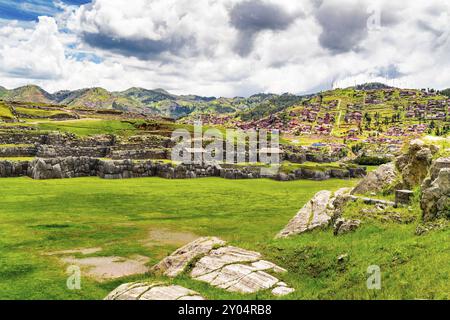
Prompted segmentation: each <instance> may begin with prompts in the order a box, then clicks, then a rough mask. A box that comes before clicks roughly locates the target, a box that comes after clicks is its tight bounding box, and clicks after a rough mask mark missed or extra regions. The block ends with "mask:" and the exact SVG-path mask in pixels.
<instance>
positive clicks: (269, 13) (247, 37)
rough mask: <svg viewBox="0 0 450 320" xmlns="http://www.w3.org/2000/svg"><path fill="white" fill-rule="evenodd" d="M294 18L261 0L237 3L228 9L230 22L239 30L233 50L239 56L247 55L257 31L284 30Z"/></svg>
mask: <svg viewBox="0 0 450 320" xmlns="http://www.w3.org/2000/svg"><path fill="white" fill-rule="evenodd" d="M294 19H295V16H294V15H291V14H289V13H287V12H286V11H285V9H284V8H283V7H281V6H279V5H276V4H273V3H268V2H263V1H262V0H246V1H244V2H241V3H237V4H236V5H235V6H233V8H232V9H231V11H230V23H231V25H232V26H233V27H234V28H236V29H237V30H238V31H239V38H238V40H237V43H236V45H235V50H236V51H237V53H239V54H240V55H241V56H246V55H248V54H249V53H250V52H251V50H252V48H253V44H254V40H255V37H256V36H257V35H258V33H260V32H262V31H268V30H269V31H279V30H285V29H287V28H288V27H289V25H290V24H291V23H292V22H293V21H294Z"/></svg>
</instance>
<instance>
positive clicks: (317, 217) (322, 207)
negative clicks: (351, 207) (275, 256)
mask: <svg viewBox="0 0 450 320" xmlns="http://www.w3.org/2000/svg"><path fill="white" fill-rule="evenodd" d="M350 191H351V189H349V188H344V189H340V190H338V191H336V192H335V193H333V192H331V191H327V190H324V191H320V192H318V193H317V194H316V195H315V196H314V197H313V198H312V199H311V200H310V201H308V203H306V204H305V206H304V207H303V208H302V209H300V211H299V212H298V213H297V215H296V216H295V217H294V218H293V219H292V220H291V221H290V222H289V223H288V225H287V226H286V227H285V228H284V229H283V230H282V231H281V232H280V233H279V234H278V235H277V238H287V237H289V236H292V235H297V234H301V233H304V232H307V231H310V230H313V229H316V228H319V227H327V226H328V225H329V224H330V222H331V221H332V219H333V218H335V217H336V216H338V215H339V214H340V212H339V211H340V208H341V207H342V205H343V204H344V203H345V202H346V199H347V198H348V196H349V193H350Z"/></svg>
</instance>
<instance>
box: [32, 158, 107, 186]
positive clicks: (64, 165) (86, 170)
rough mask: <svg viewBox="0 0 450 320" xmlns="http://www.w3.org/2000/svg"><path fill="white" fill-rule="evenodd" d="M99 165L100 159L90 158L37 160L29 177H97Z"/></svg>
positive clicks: (33, 162) (33, 163) (34, 161)
mask: <svg viewBox="0 0 450 320" xmlns="http://www.w3.org/2000/svg"><path fill="white" fill-rule="evenodd" d="M98 163H99V160H98V159H94V158H88V157H79V158H74V157H68V158H54V159H42V158H37V159H34V160H33V161H31V162H30V164H29V166H28V171H27V175H28V176H29V177H31V178H33V179H36V180H43V179H65V178H79V177H90V176H96V175H97V170H98Z"/></svg>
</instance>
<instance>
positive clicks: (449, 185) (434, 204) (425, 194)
mask: <svg viewBox="0 0 450 320" xmlns="http://www.w3.org/2000/svg"><path fill="white" fill-rule="evenodd" d="M436 175H437V176H436ZM433 177H436V179H434V180H432V178H433ZM420 206H421V208H422V212H423V220H424V221H425V222H427V221H433V220H436V219H438V218H450V168H444V169H441V170H439V171H438V173H433V174H432V177H430V178H428V179H427V180H425V182H424V184H423V186H422V196H421V201H420Z"/></svg>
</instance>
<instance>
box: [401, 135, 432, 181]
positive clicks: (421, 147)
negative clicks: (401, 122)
mask: <svg viewBox="0 0 450 320" xmlns="http://www.w3.org/2000/svg"><path fill="white" fill-rule="evenodd" d="M438 151H439V148H438V147H436V146H435V145H428V144H425V143H424V142H423V141H422V140H414V141H412V142H411V143H410V145H409V149H408V151H407V152H406V153H405V154H404V155H401V156H400V157H398V158H397V160H396V168H397V170H398V171H399V172H400V174H401V176H402V185H401V187H402V188H403V189H413V188H415V187H417V186H420V184H421V183H422V182H423V180H425V178H426V177H427V176H428V172H429V169H430V166H431V164H432V160H433V155H435V154H436V153H437V152H438Z"/></svg>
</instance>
